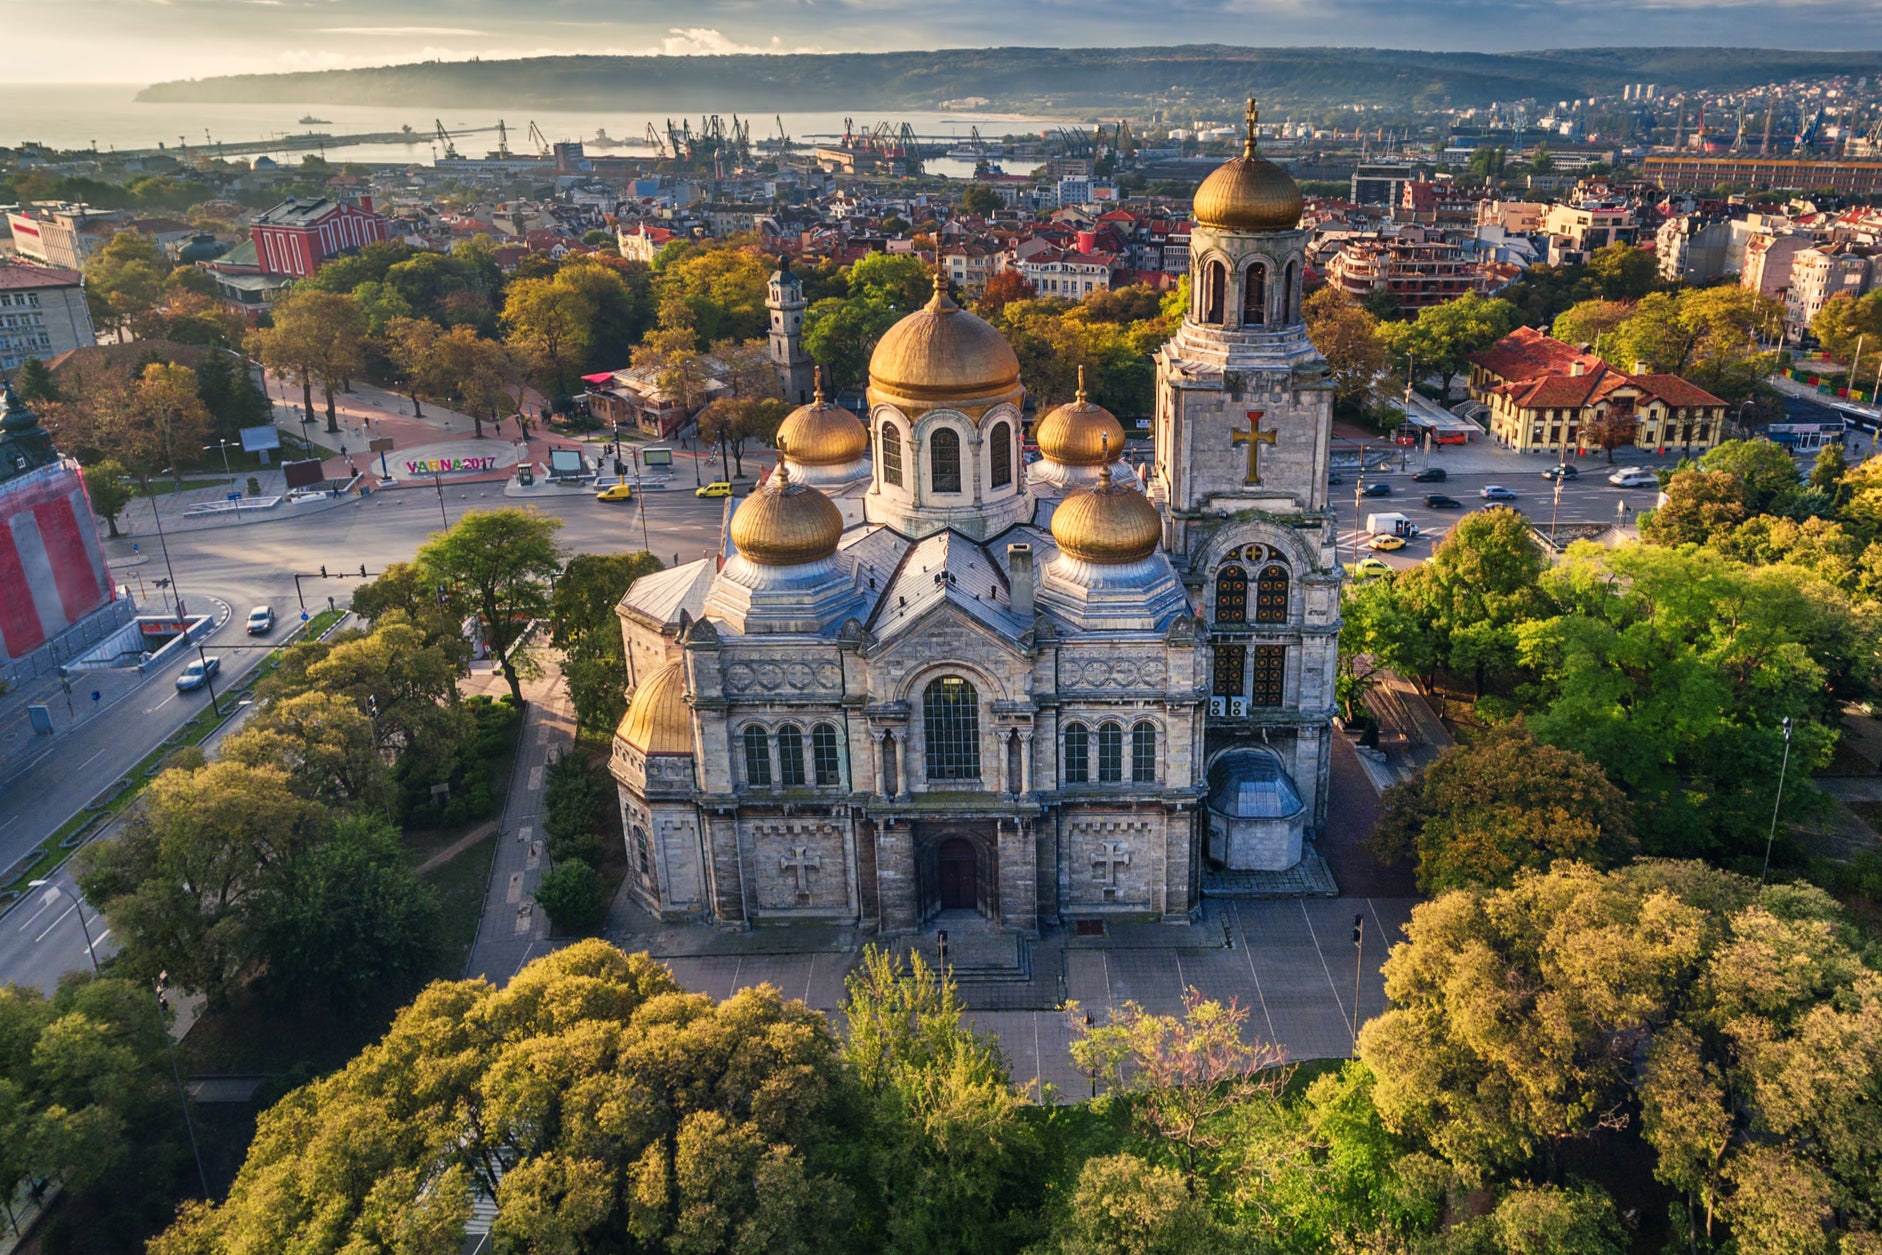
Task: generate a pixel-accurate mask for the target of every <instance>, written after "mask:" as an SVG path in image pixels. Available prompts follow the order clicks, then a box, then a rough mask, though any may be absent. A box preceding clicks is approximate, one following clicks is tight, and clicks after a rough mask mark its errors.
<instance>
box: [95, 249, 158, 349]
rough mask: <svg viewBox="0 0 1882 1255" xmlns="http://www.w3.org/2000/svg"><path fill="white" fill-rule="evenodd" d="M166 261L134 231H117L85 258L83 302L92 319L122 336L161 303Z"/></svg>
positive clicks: (96, 323) (98, 324)
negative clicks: (103, 244)
mask: <svg viewBox="0 0 1882 1255" xmlns="http://www.w3.org/2000/svg"><path fill="white" fill-rule="evenodd" d="M169 270H170V263H169V261H168V260H167V259H166V258H165V257H164V256H163V254H162V253H160V252H158V251H157V246H156V245H155V244H153V243H152V242H151V241H150V240H148V239H146V238H145V237H143V236H141V235H139V234H138V233H137V232H135V231H119V232H118V233H116V234H115V235H113V236H112V237H111V238H110V239H109V240H107V241H105V246H104V247H103V248H101V249H99V250H98V251H97V252H96V253H94V254H92V255H91V256H90V257H88V258H86V259H85V304H86V305H87V306H88V307H89V309H90V311H91V318H92V322H93V323H94V324H95V325H97V326H99V327H102V328H104V329H106V330H108V331H111V332H114V333H116V334H117V335H118V336H119V337H123V336H124V335H125V334H126V333H127V332H129V331H130V330H131V329H132V327H133V326H134V325H135V324H139V323H142V322H143V321H144V319H145V318H146V317H147V316H148V315H150V314H151V313H152V312H153V311H154V310H156V308H157V307H158V306H159V305H160V304H162V302H163V280H164V276H165V275H166V274H168V273H169Z"/></svg>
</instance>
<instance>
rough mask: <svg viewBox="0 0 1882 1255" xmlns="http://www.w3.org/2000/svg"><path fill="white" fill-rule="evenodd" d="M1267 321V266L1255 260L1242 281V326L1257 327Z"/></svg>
mask: <svg viewBox="0 0 1882 1255" xmlns="http://www.w3.org/2000/svg"><path fill="white" fill-rule="evenodd" d="M1267 321H1268V266H1267V263H1266V262H1259V261H1258V262H1256V263H1255V264H1254V265H1252V266H1250V267H1249V268H1248V274H1247V277H1246V278H1244V279H1243V281H1242V326H1244V327H1259V326H1261V325H1263V324H1264V323H1266V322H1267Z"/></svg>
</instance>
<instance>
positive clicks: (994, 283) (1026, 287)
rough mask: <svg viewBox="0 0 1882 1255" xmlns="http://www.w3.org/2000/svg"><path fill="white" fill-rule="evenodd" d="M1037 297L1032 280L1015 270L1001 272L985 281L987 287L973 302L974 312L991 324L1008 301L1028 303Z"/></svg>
mask: <svg viewBox="0 0 1882 1255" xmlns="http://www.w3.org/2000/svg"><path fill="white" fill-rule="evenodd" d="M1038 295H1039V291H1038V289H1037V288H1035V287H1033V285H1032V280H1030V279H1028V278H1027V277H1026V276H1025V275H1023V274H1021V273H1020V272H1019V271H1017V270H1001V271H997V272H995V273H994V274H993V275H991V276H989V277H988V279H987V286H986V287H985V288H983V289H981V292H980V299H979V300H977V301H975V302H974V312H975V313H976V314H979V315H980V316H981V317H982V318H985V319H987V320H988V321H989V322H992V321H994V320H996V319H998V318H999V317H1000V314H1001V311H1003V310H1005V309H1006V307H1007V304H1008V302H1010V301H1030V300H1032V299H1033V298H1034V297H1035V296H1038Z"/></svg>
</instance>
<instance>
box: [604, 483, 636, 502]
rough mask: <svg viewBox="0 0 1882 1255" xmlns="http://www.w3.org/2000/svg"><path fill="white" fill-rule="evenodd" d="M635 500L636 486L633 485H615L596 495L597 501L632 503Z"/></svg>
mask: <svg viewBox="0 0 1882 1255" xmlns="http://www.w3.org/2000/svg"><path fill="white" fill-rule="evenodd" d="M633 499H634V485H632V484H615V485H614V486H613V487H610V488H603V489H602V490H601V491H600V492H598V493H596V494H595V500H596V501H632V500H633Z"/></svg>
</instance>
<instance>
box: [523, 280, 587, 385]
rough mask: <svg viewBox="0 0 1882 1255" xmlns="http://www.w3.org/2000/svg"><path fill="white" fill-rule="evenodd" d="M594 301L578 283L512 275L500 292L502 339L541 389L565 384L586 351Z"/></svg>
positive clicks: (576, 368) (585, 356)
mask: <svg viewBox="0 0 1882 1255" xmlns="http://www.w3.org/2000/svg"><path fill="white" fill-rule="evenodd" d="M594 315H595V307H594V302H593V300H592V298H591V296H590V294H589V293H588V292H586V291H585V290H584V289H583V288H582V287H580V286H578V285H573V284H568V283H558V282H557V281H556V280H555V279H518V280H517V281H515V282H514V283H512V284H511V285H510V287H509V291H508V293H507V294H506V295H505V296H504V298H503V329H504V339H505V342H506V343H507V344H508V345H509V346H510V347H511V348H512V349H514V350H515V351H516V352H517V353H518V354H519V355H520V356H521V357H522V358H523V359H524V360H525V361H527V362H528V363H529V364H530V368H531V372H532V373H533V375H534V376H535V379H536V383H537V386H538V387H540V388H541V389H542V390H543V391H544V392H548V393H564V392H567V391H568V390H569V387H570V386H571V381H572V380H573V379H574V377H575V373H576V371H577V370H578V369H579V368H580V366H581V365H582V364H583V362H584V361H585V360H586V359H587V356H588V345H589V336H590V334H591V328H592V326H593V322H594Z"/></svg>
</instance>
